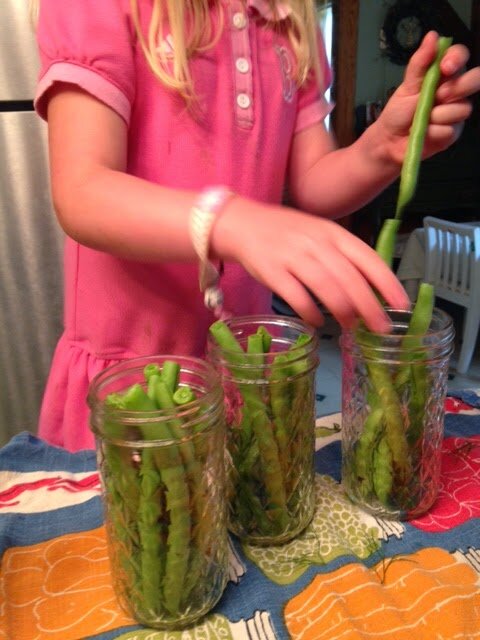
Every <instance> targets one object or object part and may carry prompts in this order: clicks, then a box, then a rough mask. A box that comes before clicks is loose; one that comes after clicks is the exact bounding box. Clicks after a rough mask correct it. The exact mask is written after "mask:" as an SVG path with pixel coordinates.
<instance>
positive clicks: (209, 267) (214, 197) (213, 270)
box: [189, 186, 234, 316]
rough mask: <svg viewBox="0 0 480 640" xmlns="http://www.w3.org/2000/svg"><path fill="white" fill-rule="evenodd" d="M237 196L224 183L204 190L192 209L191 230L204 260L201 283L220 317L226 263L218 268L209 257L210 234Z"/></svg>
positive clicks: (201, 263) (207, 297)
mask: <svg viewBox="0 0 480 640" xmlns="http://www.w3.org/2000/svg"><path fill="white" fill-rule="evenodd" d="M233 195H234V193H233V192H232V191H230V189H228V188H227V187H224V186H215V187H208V188H206V189H204V190H203V191H202V192H201V193H200V195H199V197H198V199H197V201H196V202H195V204H194V205H193V207H192V209H191V211H190V218H189V230H190V237H191V239H192V243H193V247H194V249H195V252H196V253H197V255H198V257H199V259H200V265H199V278H198V279H199V286H200V291H202V292H203V294H204V298H203V300H204V303H205V306H206V307H207V309H210V310H211V311H213V312H214V313H215V315H216V316H221V315H222V311H223V293H222V290H221V289H220V286H219V282H220V275H221V272H222V266H223V265H222V263H220V268H219V269H217V267H215V265H214V264H213V263H212V262H211V261H210V260H209V257H208V256H209V249H210V235H211V232H212V227H213V223H214V222H215V218H216V217H217V215H218V213H219V212H220V211H221V209H222V208H223V207H224V206H225V204H226V203H227V202H228V200H230V198H231V197H232V196H233Z"/></svg>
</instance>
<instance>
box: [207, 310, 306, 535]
mask: <svg viewBox="0 0 480 640" xmlns="http://www.w3.org/2000/svg"><path fill="white" fill-rule="evenodd" d="M251 336H256V338H255V337H254V338H251ZM258 336H261V338H260V340H258ZM208 357H209V359H210V360H211V361H212V362H213V364H214V366H215V367H216V369H217V370H218V371H219V373H220V375H221V377H222V380H223V386H224V394H225V401H226V407H227V466H228V473H227V478H228V480H227V483H228V493H229V505H230V507H229V528H230V530H231V531H232V532H233V533H234V534H235V535H237V536H238V537H239V538H241V539H242V540H244V541H246V542H249V543H251V544H260V545H268V544H277V543H282V542H286V541H287V540H290V539H291V538H293V537H295V536H296V535H297V534H298V533H300V532H301V531H302V530H303V529H304V528H305V527H306V526H307V525H308V524H309V522H310V520H311V519H312V517H313V512H314V507H315V488H314V475H315V471H314V454H315V371H316V369H317V366H318V340H317V336H316V333H315V330H314V329H312V328H310V327H308V326H307V325H305V324H304V323H303V322H302V321H301V320H298V319H293V318H287V317H282V316H270V315H266V316H248V317H247V316H245V317H237V318H233V319H230V320H227V321H226V322H225V323H220V322H217V323H214V325H212V327H211V328H210V334H209V339H208Z"/></svg>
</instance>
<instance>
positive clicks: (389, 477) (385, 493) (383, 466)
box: [373, 437, 393, 506]
mask: <svg viewBox="0 0 480 640" xmlns="http://www.w3.org/2000/svg"><path fill="white" fill-rule="evenodd" d="M373 469H374V471H373V485H374V487H375V493H376V495H377V498H378V499H379V500H380V502H381V503H382V504H383V505H385V506H388V504H389V497H390V493H391V491H392V488H393V456H392V452H391V450H390V447H389V444H388V442H387V439H386V438H385V437H383V438H382V439H381V440H380V442H379V443H378V446H377V448H376V449H375V451H374V453H373Z"/></svg>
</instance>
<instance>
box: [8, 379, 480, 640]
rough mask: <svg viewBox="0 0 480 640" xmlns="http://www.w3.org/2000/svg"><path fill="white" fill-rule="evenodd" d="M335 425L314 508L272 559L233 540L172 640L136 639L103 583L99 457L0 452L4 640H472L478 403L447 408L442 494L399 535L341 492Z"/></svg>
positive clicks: (479, 576) (16, 448) (479, 626)
mask: <svg viewBox="0 0 480 640" xmlns="http://www.w3.org/2000/svg"><path fill="white" fill-rule="evenodd" d="M340 438H341V416H340V414H337V415H334V416H329V417H327V418H321V419H319V420H318V422H317V452H316V472H317V474H316V489H317V509H316V513H315V517H314V520H313V522H312V524H311V525H310V526H309V527H308V528H307V530H306V531H305V532H304V533H303V534H302V535H300V536H299V537H298V538H297V539H296V540H295V541H293V542H291V543H288V544H285V545H282V546H280V547H269V548H263V549H262V548H255V547H251V546H242V545H240V544H239V543H238V541H236V540H235V539H232V541H231V559H230V560H231V561H230V582H229V584H228V586H227V588H226V590H225V593H224V595H223V597H222V599H221V600H220V602H219V604H218V605H217V606H216V607H215V609H214V611H212V613H211V614H209V615H208V616H207V617H206V618H205V619H204V620H203V621H202V622H201V623H199V624H198V625H196V626H195V627H192V628H191V629H187V630H184V631H182V632H163V631H155V630H152V629H146V628H144V627H141V626H139V625H137V624H136V623H135V621H134V620H132V619H130V618H129V617H128V616H127V615H126V614H125V613H123V612H122V610H121V609H120V608H119V606H118V604H117V602H116V599H115V595H114V591H113V587H112V583H111V577H110V569H109V561H108V557H107V547H106V541H105V530H104V526H103V515H102V504H101V499H100V492H101V487H100V481H99V477H98V474H97V470H96V461H95V453H94V452H93V451H84V452H80V453H76V454H71V453H67V452H66V451H64V450H63V449H60V448H55V447H51V446H49V445H47V444H46V443H44V442H42V441H41V440H39V439H38V438H36V437H34V436H32V435H31V434H29V433H21V434H19V435H17V436H15V437H14V438H13V439H12V440H11V441H10V442H9V443H8V444H7V445H6V446H5V447H3V448H2V449H1V450H0V554H1V558H2V560H1V574H0V638H1V639H2V640H4V639H8V640H79V639H85V638H88V639H89V640H93V639H95V640H113V639H114V638H115V639H118V640H120V639H121V640H220V639H222V640H287V639H288V640H290V639H293V640H322V639H324V640H337V639H342V640H354V639H355V640H358V639H362V638H370V639H382V638H383V639H385V640H402V639H405V640H407V639H408V640H411V639H415V640H421V639H428V640H454V639H462V640H463V639H473V638H479V637H480V395H479V393H478V392H474V391H465V392H456V396H451V397H448V398H447V400H446V417H445V438H444V441H443V457H442V482H441V489H440V494H439V497H438V500H437V502H436V503H435V505H434V507H433V508H432V510H431V511H430V512H429V513H428V514H427V515H425V516H423V517H421V518H418V519H417V520H413V521H411V522H408V523H404V522H395V521H388V520H382V519H379V518H375V517H373V516H370V515H367V514H366V513H364V512H363V511H361V510H360V509H358V508H357V507H355V506H353V505H352V504H350V503H349V502H348V500H346V498H345V497H344V495H343V493H342V489H341V485H340V483H339V480H340V461H341V452H340Z"/></svg>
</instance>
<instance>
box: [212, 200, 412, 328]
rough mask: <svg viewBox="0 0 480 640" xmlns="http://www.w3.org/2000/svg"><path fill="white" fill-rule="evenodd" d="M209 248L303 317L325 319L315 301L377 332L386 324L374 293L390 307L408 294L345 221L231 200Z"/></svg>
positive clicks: (405, 302) (344, 321) (346, 321)
mask: <svg viewBox="0 0 480 640" xmlns="http://www.w3.org/2000/svg"><path fill="white" fill-rule="evenodd" d="M211 248H212V251H213V252H214V253H215V254H216V255H217V256H218V257H222V258H225V259H231V260H235V261H238V262H240V263H241V264H242V265H243V266H244V267H245V268H246V269H247V271H249V273H250V274H251V275H253V276H254V277H255V278H256V279H257V280H259V281H260V282H262V283H263V284H265V285H266V286H267V287H268V288H269V289H271V290H272V291H274V292H275V293H277V294H278V295H279V296H281V297H282V298H283V299H284V300H285V301H286V302H287V303H288V304H289V305H290V306H291V307H292V308H293V309H294V310H295V311H296V312H297V313H298V314H299V316H300V317H302V318H303V319H304V320H305V321H307V322H309V323H311V324H313V325H319V324H321V323H322V322H323V317H322V314H321V313H320V311H319V309H318V307H317V304H316V303H315V299H316V300H319V301H321V302H322V303H323V304H324V305H325V306H326V307H327V308H328V309H329V310H330V311H331V313H332V314H333V315H334V316H335V318H336V319H337V320H338V322H339V323H340V325H341V326H343V327H346V328H347V327H352V326H353V325H354V324H355V323H356V322H357V321H358V319H359V318H360V317H361V318H363V319H364V321H365V323H366V324H367V326H368V327H369V328H370V329H371V330H373V331H378V332H385V331H388V330H389V328H390V323H389V320H388V318H387V315H386V314H385V312H384V311H383V309H382V306H381V304H380V302H379V300H378V298H377V296H376V294H375V291H377V292H378V293H379V294H380V296H381V297H382V298H383V299H384V300H385V301H386V303H387V304H388V305H390V306H392V307H395V308H402V309H408V308H409V299H408V296H407V294H406V293H405V291H404V289H403V287H402V286H401V284H400V282H399V281H398V280H397V278H396V276H395V275H394V274H393V272H392V271H391V270H390V269H389V268H388V267H387V265H386V264H385V263H384V262H383V261H382V260H381V258H379V256H378V255H377V254H376V253H375V251H374V250H373V249H372V248H370V247H369V246H368V245H367V244H365V243H364V242H362V241H361V240H360V239H359V238H357V237H355V236H354V235H352V234H351V233H350V232H349V231H347V230H346V229H344V228H343V227H342V226H340V225H338V224H336V223H334V222H332V221H330V220H325V219H322V218H318V217H315V216H311V215H308V214H305V213H301V212H299V211H296V210H294V209H289V208H286V207H278V206H267V205H263V204H259V203H257V202H249V201H246V200H245V199H243V198H234V199H232V200H231V201H230V202H229V203H228V205H227V206H226V208H225V210H224V211H223V212H222V214H221V215H220V216H219V217H218V219H217V221H216V222H215V225H214V227H213V232H212V236H211Z"/></svg>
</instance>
